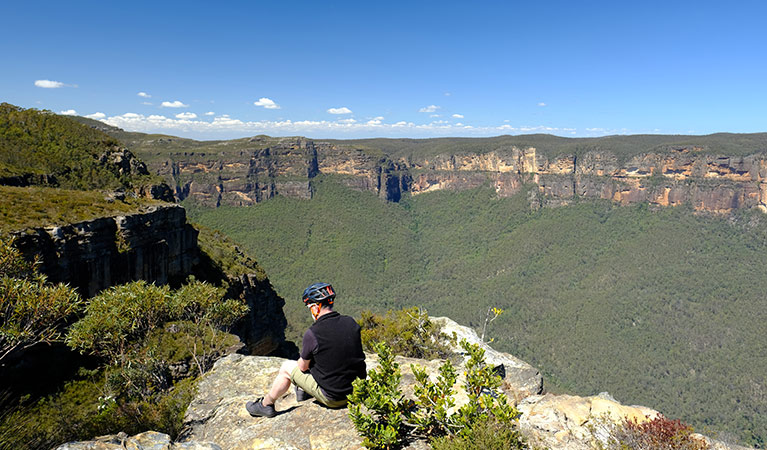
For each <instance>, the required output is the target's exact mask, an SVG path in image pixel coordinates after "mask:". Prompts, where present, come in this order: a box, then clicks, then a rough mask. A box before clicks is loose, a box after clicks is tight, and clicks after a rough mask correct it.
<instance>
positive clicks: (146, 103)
mask: <svg viewBox="0 0 767 450" xmlns="http://www.w3.org/2000/svg"><path fill="white" fill-rule="evenodd" d="M141 104H142V105H148V106H152V102H141Z"/></svg>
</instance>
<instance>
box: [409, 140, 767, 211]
mask: <svg viewBox="0 0 767 450" xmlns="http://www.w3.org/2000/svg"><path fill="white" fill-rule="evenodd" d="M410 166H411V167H413V168H415V169H418V170H420V171H422V172H423V173H422V174H421V175H420V176H419V177H417V178H416V181H415V182H414V183H413V185H412V189H411V191H412V192H413V194H418V193H421V192H428V191H432V190H437V189H445V188H455V189H462V188H469V187H475V186H477V185H480V184H482V183H483V182H484V181H485V180H490V181H491V182H492V183H493V185H494V186H495V189H496V192H498V194H499V196H508V195H512V194H514V193H516V192H518V191H519V189H520V188H521V187H522V185H523V184H525V183H527V182H530V181H532V182H533V183H535V184H536V185H537V188H538V191H539V192H540V194H542V198H543V202H544V204H549V205H561V204H567V203H568V202H570V201H571V200H572V199H574V198H576V197H584V198H601V199H609V200H613V201H616V202H618V203H621V204H631V203H638V202H649V203H650V204H655V205H660V206H676V205H681V204H685V203H688V204H690V205H692V206H693V208H695V209H696V210H699V211H711V212H731V211H733V210H735V209H739V208H759V209H761V210H763V211H765V212H767V196H765V193H767V155H765V154H755V155H751V156H746V157H728V156H712V155H706V154H702V153H701V149H698V148H688V147H683V148H676V149H672V150H671V151H669V152H668V153H667V154H660V153H646V154H643V155H639V156H634V157H631V158H629V159H628V160H626V161H624V162H620V161H619V160H618V157H617V156H616V155H614V154H612V153H610V152H602V151H589V152H586V153H584V154H583V155H582V156H581V157H580V158H578V157H576V155H564V156H560V157H557V158H553V159H548V158H546V157H545V156H542V155H540V154H538V152H537V151H536V149H535V148H532V147H531V148H527V149H519V148H516V147H513V148H506V149H500V150H498V151H493V152H490V153H486V154H481V155H461V156H450V157H446V156H439V157H436V158H434V159H431V160H421V161H412V162H410ZM482 176H484V179H483V177H482Z"/></svg>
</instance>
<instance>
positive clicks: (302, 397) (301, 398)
mask: <svg viewBox="0 0 767 450" xmlns="http://www.w3.org/2000/svg"><path fill="white" fill-rule="evenodd" d="M312 398H313V397H312V396H311V395H309V394H308V393H307V392H306V391H304V390H303V389H301V388H300V387H298V386H296V401H297V402H305V401H307V400H310V399H312Z"/></svg>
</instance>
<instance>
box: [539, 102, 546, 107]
mask: <svg viewBox="0 0 767 450" xmlns="http://www.w3.org/2000/svg"><path fill="white" fill-rule="evenodd" d="M538 106H546V104H545V103H543V102H540V103H538Z"/></svg>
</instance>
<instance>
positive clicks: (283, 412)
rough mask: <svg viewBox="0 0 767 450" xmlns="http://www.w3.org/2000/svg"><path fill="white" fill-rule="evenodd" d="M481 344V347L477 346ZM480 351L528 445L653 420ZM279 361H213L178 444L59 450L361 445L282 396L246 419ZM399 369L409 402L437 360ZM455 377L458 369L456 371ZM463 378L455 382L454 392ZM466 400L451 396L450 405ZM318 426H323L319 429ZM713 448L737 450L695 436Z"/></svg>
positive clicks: (553, 444)
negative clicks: (497, 371) (501, 375)
mask: <svg viewBox="0 0 767 450" xmlns="http://www.w3.org/2000/svg"><path fill="white" fill-rule="evenodd" d="M435 320H436V321H438V322H440V323H442V324H443V325H444V326H445V329H446V330H447V331H448V332H453V331H454V332H456V334H458V335H459V337H461V338H468V339H469V340H471V341H474V342H479V338H478V337H477V335H476V333H474V331H473V330H471V329H468V328H466V327H462V326H460V325H458V324H456V323H455V322H453V321H451V320H450V319H447V318H440V319H435ZM483 345H484V344H483ZM484 346H485V349H486V354H487V360H488V361H489V362H491V363H493V364H503V365H504V368H505V379H504V381H505V382H504V387H503V389H504V392H505V393H506V394H507V395H508V396H509V398H510V399H511V400H512V401H513V402H514V403H515V404H517V405H518V408H519V410H520V411H521V412H522V416H521V418H520V428H521V429H522V431H523V432H524V433H525V435H526V436H527V438H528V439H529V441H530V442H531V443H533V444H535V445H538V446H542V447H545V448H551V449H573V450H580V449H583V450H587V449H590V448H592V447H591V436H592V434H591V432H590V431H589V429H588V428H589V426H590V425H592V424H594V423H597V422H595V420H596V419H597V418H600V417H609V418H611V419H612V420H620V419H622V418H624V417H638V418H643V417H645V416H654V415H655V414H657V412H656V411H654V410H652V409H649V408H646V407H642V406H625V405H621V404H620V403H618V402H616V401H615V400H614V399H612V398H610V397H609V395H607V394H600V395H597V396H592V397H576V396H569V395H552V394H545V395H543V394H541V389H542V384H541V377H540V374H539V373H538V371H537V370H535V369H534V368H533V367H531V366H530V365H528V364H526V363H524V362H523V361H520V360H518V359H516V358H514V357H513V356H511V355H508V354H505V353H501V352H496V351H495V350H493V349H492V348H490V347H488V346H486V345H484ZM282 361H283V360H282V359H280V358H271V357H258V356H244V355H230V356H227V357H226V358H224V359H222V360H219V361H218V362H217V363H216V365H215V367H214V368H213V370H212V371H211V372H210V373H208V374H207V375H205V377H204V378H203V379H202V380H201V381H200V384H199V386H198V395H197V397H196V398H195V399H194V400H193V401H192V404H191V405H190V406H189V408H188V410H187V413H186V417H185V422H186V427H187V431H186V432H185V433H183V435H182V437H181V438H180V439H179V441H178V442H176V443H172V442H171V441H170V439H169V438H168V436H167V435H161V434H159V433H151V432H149V433H143V434H141V435H138V436H134V437H128V436H125V435H115V436H104V437H101V438H99V439H97V440H94V441H89V442H79V443H68V444H64V445H62V446H60V447H58V449H59V450H83V449H94V450H95V449H118V448H126V447H127V448H135V449H150V448H169V449H193V448H194V449H211V450H213V449H360V448H362V447H361V439H360V437H359V436H358V435H357V433H356V431H355V429H354V426H353V425H352V423H351V421H350V420H349V418H348V414H347V410H346V409H345V408H344V409H339V410H332V409H328V408H325V407H323V406H321V405H319V404H318V403H315V402H312V401H307V402H302V403H299V402H297V401H296V398H295V394H294V393H293V391H292V390H291V391H289V392H288V393H287V394H286V395H285V397H284V398H282V399H281V400H280V401H279V402H278V407H277V408H278V410H279V414H278V415H277V416H276V417H275V418H272V419H266V418H253V417H251V416H250V415H249V414H248V413H247V411H245V408H244V404H245V402H246V401H248V400H252V399H253V398H254V397H256V396H259V395H262V394H263V393H264V392H266V391H268V389H269V386H270V385H271V382H272V380H273V378H274V376H275V375H276V374H277V372H278V371H279V367H280V365H281V364H282ZM396 361H397V363H399V365H400V369H401V370H402V374H403V376H402V382H401V388H402V390H403V392H404V393H405V396H412V392H413V385H414V383H415V380H414V377H413V374H412V371H411V369H410V364H418V365H421V366H423V367H426V368H427V370H428V371H429V372H430V373H432V374H434V376H436V373H437V368H438V367H439V365H440V364H441V361H439V360H434V361H424V360H416V359H412V358H403V357H397V358H396ZM367 363H368V369H371V368H373V367H375V366H376V364H377V362H376V357H375V355H368V357H367ZM458 372H459V373H462V372H463V370H461V369H460V368H459V370H458ZM463 382H464V380H463V379H462V378H461V377H459V379H458V381H457V383H456V388H457V389H456V391H458V392H460V385H461V384H462V383H463ZM466 401H467V398H466V397H465V396H461V394H458V396H457V397H456V402H457V404H458V405H461V404H463V403H465V402H466ZM318 421H321V422H322V424H323V426H322V427H318V426H317V423H318ZM700 438H701V439H706V440H708V442H709V443H710V444H711V448H712V449H728V448H729V449H733V450H734V449H738V448H742V447H737V446H731V445H726V444H723V443H721V442H716V441H713V440H711V439H708V438H705V437H702V436H700ZM407 448H411V449H425V448H428V445H427V443H426V442H424V441H413V442H409V443H408V445H407Z"/></svg>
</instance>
